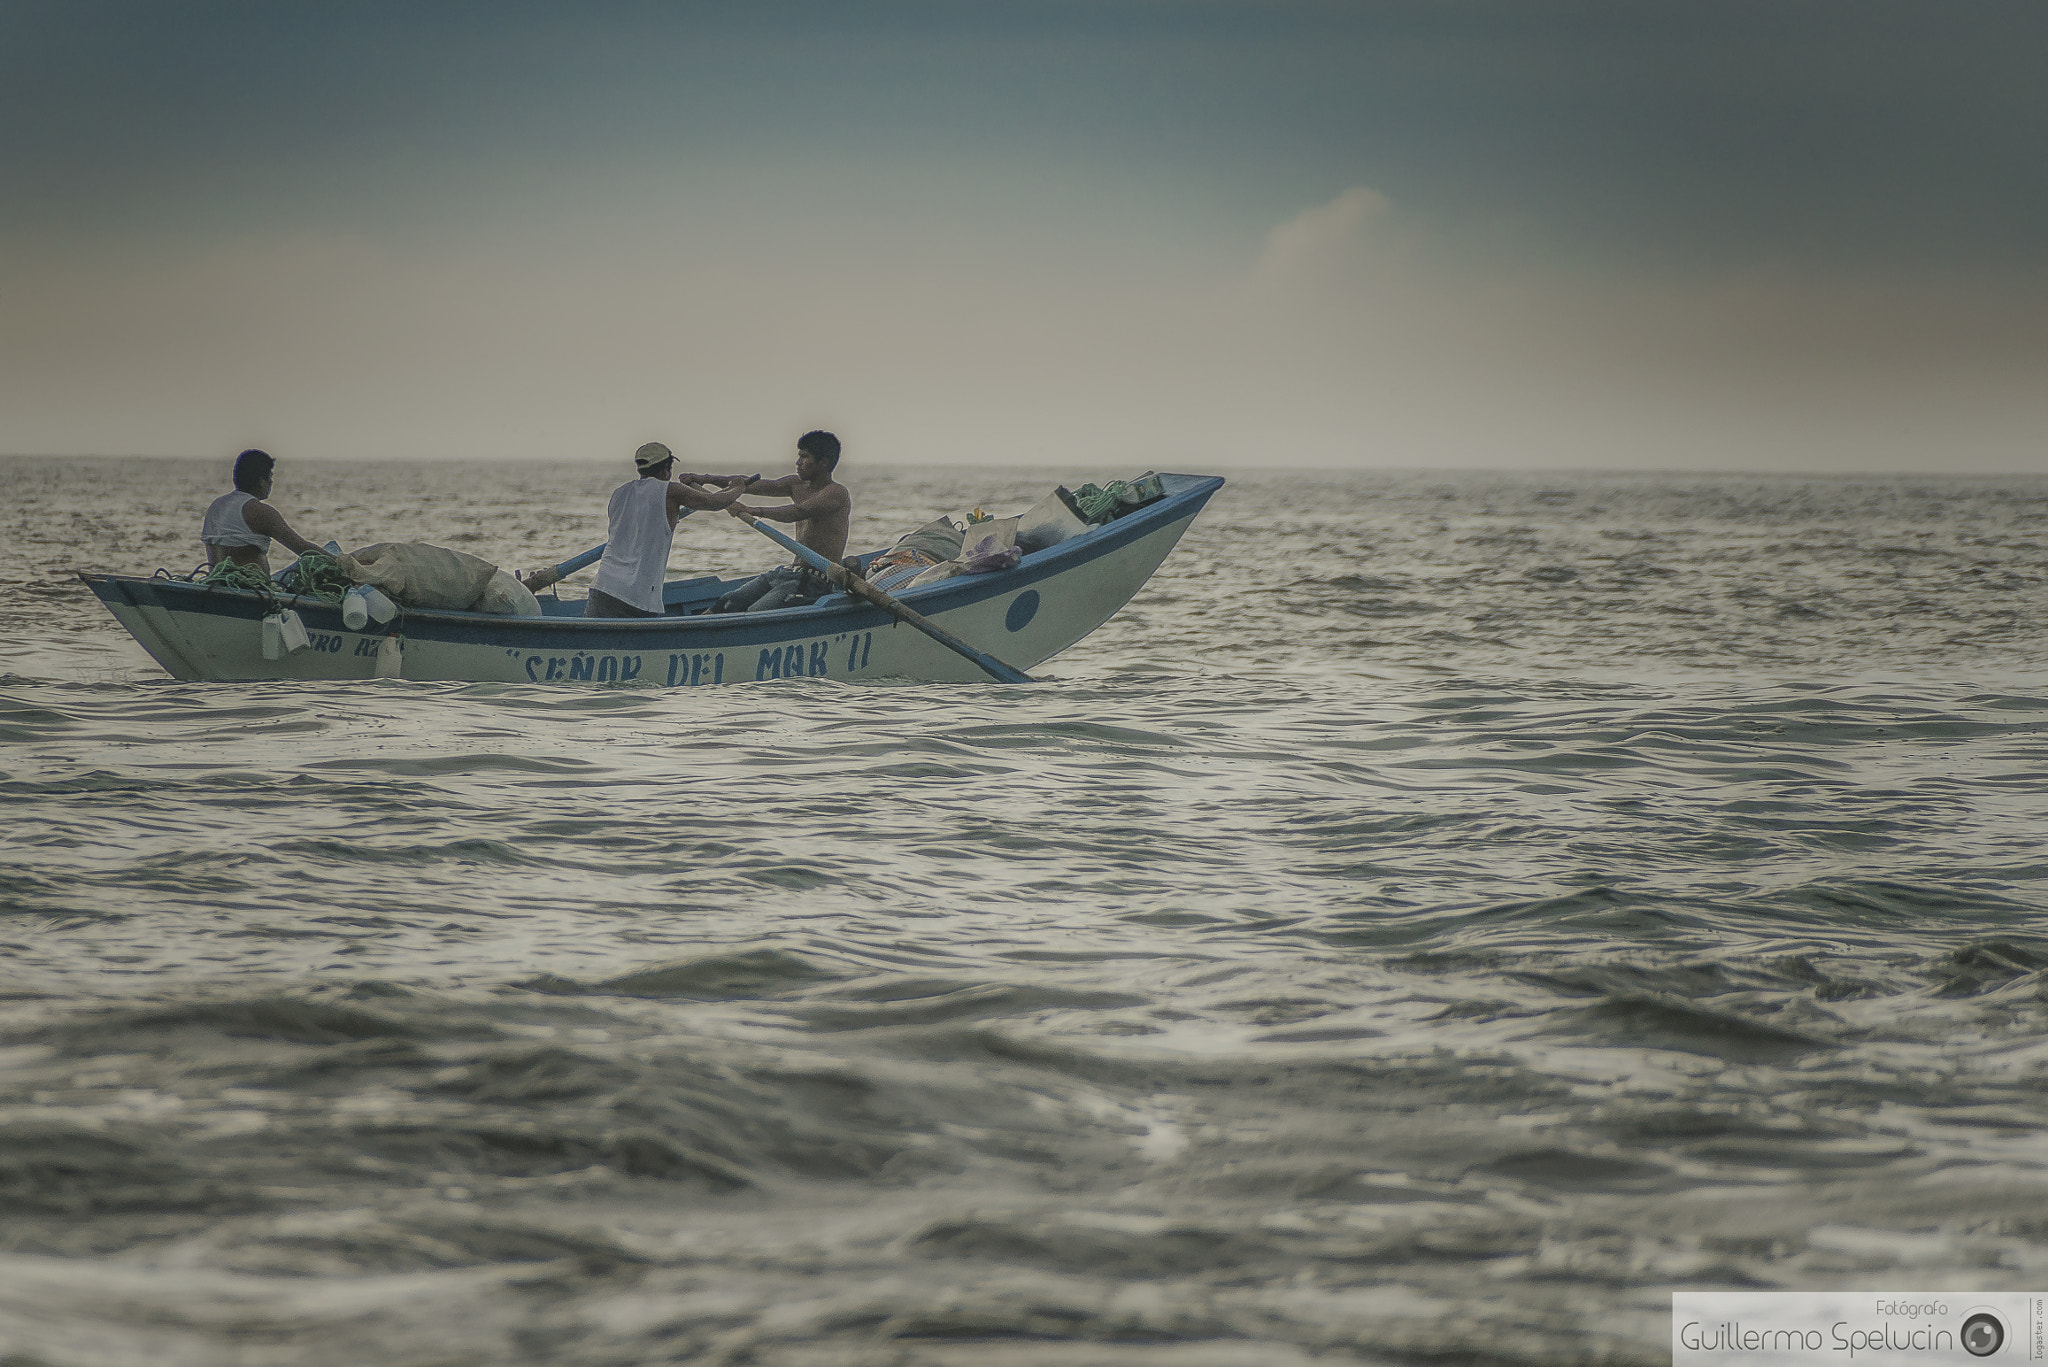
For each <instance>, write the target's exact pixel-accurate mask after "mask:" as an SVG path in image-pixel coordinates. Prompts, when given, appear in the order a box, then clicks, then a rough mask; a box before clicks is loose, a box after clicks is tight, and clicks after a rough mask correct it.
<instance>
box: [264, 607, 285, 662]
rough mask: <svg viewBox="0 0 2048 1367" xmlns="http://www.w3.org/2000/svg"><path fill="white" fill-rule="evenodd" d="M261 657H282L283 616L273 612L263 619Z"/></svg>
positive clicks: (269, 658) (279, 658) (277, 658)
mask: <svg viewBox="0 0 2048 1367" xmlns="http://www.w3.org/2000/svg"><path fill="white" fill-rule="evenodd" d="M263 658H264V659H266V660H282V659H283V658H284V618H282V617H280V616H278V614H276V613H274V612H273V613H271V614H270V615H269V616H268V617H265V618H264V619H263Z"/></svg>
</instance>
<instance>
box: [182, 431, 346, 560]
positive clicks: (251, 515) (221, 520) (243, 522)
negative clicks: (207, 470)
mask: <svg viewBox="0 0 2048 1367" xmlns="http://www.w3.org/2000/svg"><path fill="white" fill-rule="evenodd" d="M276 468H277V462H276V461H275V460H272V459H271V458H270V456H269V455H268V454H267V453H266V452H263V451H256V450H249V451H244V452H242V454H241V455H239V456H236V457H235V491H234V492H233V493H231V494H222V495H221V496H220V497H219V498H217V499H215V500H214V501H213V503H212V505H211V506H210V507H208V508H207V510H206V520H205V521H204V522H202V523H201V524H200V526H199V541H200V544H201V545H203V546H205V547H206V563H207V564H208V565H209V566H213V565H218V564H219V563H220V562H221V561H223V560H233V561H236V562H238V563H240V564H243V565H254V566H256V567H257V568H259V569H261V570H263V571H265V572H266V573H267V572H268V571H269V569H270V541H271V538H272V537H275V538H276V539H277V540H279V541H282V542H283V543H284V544H285V549H287V550H289V551H291V552H292V553H293V554H294V555H304V554H305V553H306V552H307V551H317V550H319V549H320V547H319V546H318V545H317V544H315V543H314V542H311V541H308V540H306V538H305V537H303V536H300V535H299V534H298V533H297V532H295V531H293V530H292V529H291V524H290V523H288V522H286V521H285V520H284V515H283V514H281V513H279V512H278V511H277V509H275V508H273V507H271V506H270V505H269V504H268V503H265V502H264V501H263V500H264V499H266V498H269V497H270V476H271V472H272V471H273V470H275V469H276Z"/></svg>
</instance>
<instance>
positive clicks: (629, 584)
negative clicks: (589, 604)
mask: <svg viewBox="0 0 2048 1367" xmlns="http://www.w3.org/2000/svg"><path fill="white" fill-rule="evenodd" d="M605 511H606V517H607V520H608V521H609V523H610V534H609V535H608V536H607V537H606V538H605V543H604V559H603V560H601V561H599V562H598V566H597V580H596V587H597V588H598V589H600V590H602V591H603V592H605V593H608V594H610V595H611V596H612V597H614V598H616V599H618V600H619V601H620V602H621V603H631V604H632V605H633V606H634V607H636V608H639V609H641V610H642V611H644V612H660V611H661V610H662V603H661V585H662V581H663V580H664V579H665V578H666V577H667V576H668V553H669V549H670V547H672V546H674V545H675V539H676V529H675V527H674V525H673V524H672V523H670V522H669V520H668V481H667V480H665V479H636V480H633V481H632V482H631V483H629V484H621V485H620V486H619V487H618V488H616V489H614V490H612V501H611V504H610V506H609V507H608V508H607V509H606V510H605Z"/></svg>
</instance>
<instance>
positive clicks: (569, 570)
mask: <svg viewBox="0 0 2048 1367" xmlns="http://www.w3.org/2000/svg"><path fill="white" fill-rule="evenodd" d="M609 544H610V543H609V542H600V543H598V544H597V545H595V546H592V547H591V548H590V549H589V550H587V551H585V552H583V554H581V555H572V556H570V557H569V558H568V559H567V560H564V561H563V562H562V563H561V564H559V565H555V566H552V567H550V568H548V569H544V570H535V571H534V572H533V573H532V574H530V575H528V576H527V577H526V581H525V582H526V590H527V592H528V593H538V592H539V591H540V590H542V589H544V588H547V587H548V586H549V585H551V584H553V583H555V582H556V581H557V580H560V579H563V578H566V577H567V576H569V575H572V574H574V573H576V571H578V570H580V569H582V568H583V567H584V566H585V565H595V564H596V563H597V562H598V561H599V560H601V559H603V558H604V548H605V546H607V545H609Z"/></svg>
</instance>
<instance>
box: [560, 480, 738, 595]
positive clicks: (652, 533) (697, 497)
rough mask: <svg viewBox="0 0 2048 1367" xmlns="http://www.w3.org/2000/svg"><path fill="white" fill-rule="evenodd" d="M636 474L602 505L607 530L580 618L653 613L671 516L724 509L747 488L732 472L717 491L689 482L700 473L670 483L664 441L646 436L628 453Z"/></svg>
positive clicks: (671, 537)
mask: <svg viewBox="0 0 2048 1367" xmlns="http://www.w3.org/2000/svg"><path fill="white" fill-rule="evenodd" d="M633 464H634V465H635V466H636V467H637V468H638V469H639V471H640V477H639V478H638V479H635V480H631V481H629V482H627V483H625V484H621V485H620V486H619V487H618V488H616V489H614V490H612V501H611V503H610V505H609V506H608V507H607V508H606V510H605V512H606V519H607V523H608V526H609V531H608V533H607V535H606V537H605V542H604V559H602V560H600V561H598V564H597V581H596V582H595V583H594V584H592V585H591V588H590V597H589V599H588V600H586V601H585V602H584V604H583V615H584V616H585V617H659V616H661V612H662V603H661V585H662V581H663V580H664V579H665V578H666V577H667V575H668V553H669V548H670V547H672V546H673V545H674V544H675V539H676V519H677V518H678V517H680V516H681V515H682V510H683V509H684V508H699V509H709V508H726V507H730V506H731V505H732V504H734V503H736V502H737V501H738V500H739V496H740V495H741V494H744V493H745V492H746V491H747V480H746V478H745V477H743V476H733V477H732V479H731V482H730V483H729V484H728V485H727V486H726V487H725V488H724V489H722V490H720V491H719V492H718V493H715V494H707V493H704V492H703V491H701V490H699V489H696V488H694V487H692V486H693V485H694V484H695V483H696V482H698V481H704V482H707V483H708V482H710V481H709V479H708V477H707V476H704V475H684V476H683V479H685V480H688V481H690V483H672V482H671V481H670V479H669V475H670V474H671V473H672V472H673V471H674V470H675V465H676V458H675V455H674V453H673V452H671V451H670V450H669V449H668V448H667V447H666V446H663V445H662V444H661V443H660V442H658V441H650V442H648V443H647V444H646V445H645V446H643V447H641V448H640V449H639V450H638V451H635V452H634V453H633Z"/></svg>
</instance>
